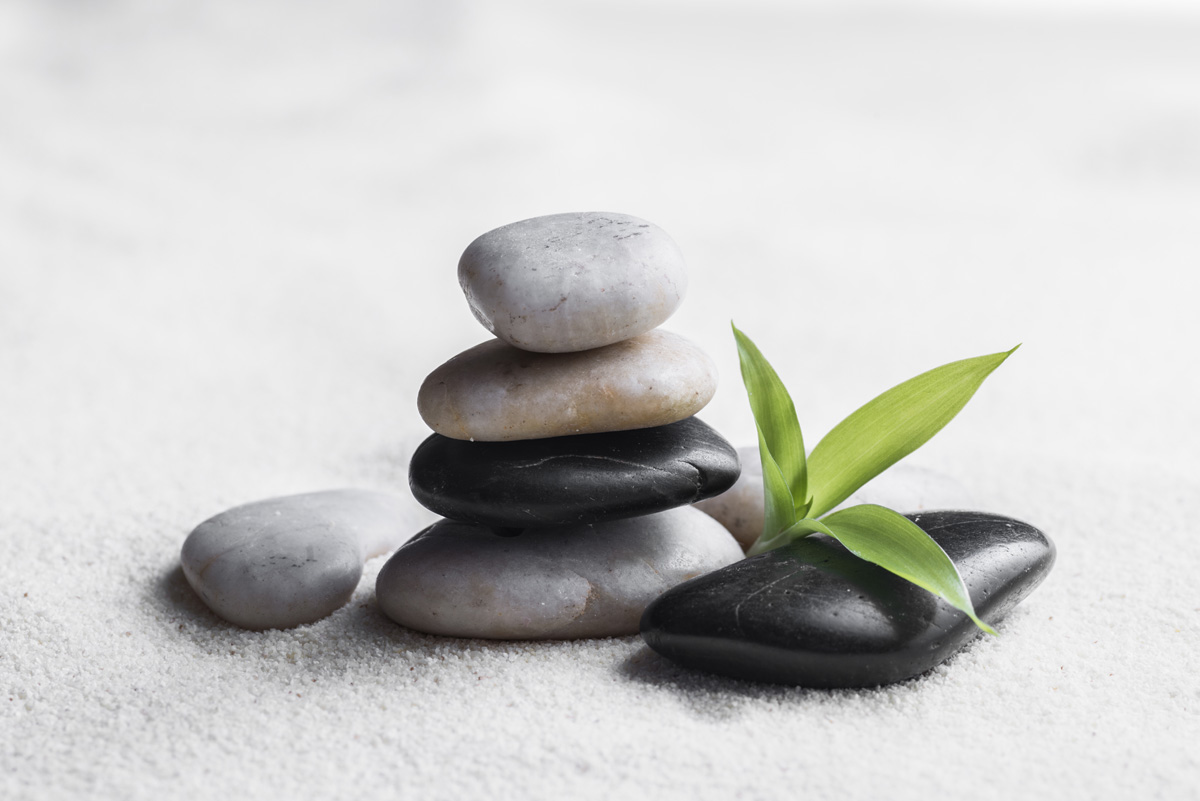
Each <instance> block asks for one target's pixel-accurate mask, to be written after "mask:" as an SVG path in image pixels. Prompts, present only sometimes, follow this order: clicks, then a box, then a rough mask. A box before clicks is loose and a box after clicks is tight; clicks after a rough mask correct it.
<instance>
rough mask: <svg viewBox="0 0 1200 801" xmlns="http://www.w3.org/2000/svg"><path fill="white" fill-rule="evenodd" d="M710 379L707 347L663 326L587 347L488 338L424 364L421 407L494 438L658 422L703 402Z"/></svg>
mask: <svg viewBox="0 0 1200 801" xmlns="http://www.w3.org/2000/svg"><path fill="white" fill-rule="evenodd" d="M716 389H717V368H716V365H715V364H713V361H712V359H710V358H709V356H708V354H706V353H705V352H704V351H702V350H700V348H699V347H698V346H696V345H695V344H693V343H692V342H690V341H688V340H687V339H684V338H683V337H681V336H679V335H677V334H671V333H668V332H666V331H662V330H658V331H651V332H650V333H648V334H642V335H641V336H639V337H634V338H633V339H629V340H625V341H624V342H618V343H616V344H614V345H608V346H606V347H603V348H597V349H595V350H590V351H585V352H583V353H530V352H528V351H524V350H521V349H519V348H514V347H513V346H511V345H508V344H506V343H504V342H501V341H500V340H495V339H494V340H491V341H490V342H485V343H483V344H482V345H476V346H475V347H473V348H471V349H469V350H466V351H464V352H462V353H460V354H459V355H457V356H455V357H454V358H453V359H451V360H450V361H448V362H446V363H445V364H443V365H442V366H441V367H439V368H437V369H436V370H434V371H433V372H432V373H430V374H429V377H428V378H426V379H425V383H423V384H422V385H421V390H420V392H419V393H418V394H417V410H418V411H419V412H420V413H421V417H422V418H423V419H424V420H425V422H426V423H427V424H428V425H429V427H430V428H432V429H433V430H434V431H436V432H437V433H439V434H441V435H443V436H447V437H451V438H452V439H465V440H471V439H474V440H480V441H485V442H499V441H505V440H518V439H541V438H543V437H562V436H570V435H574V434H598V433H603V432H606V431H626V430H629V429H635V428H650V427H652V426H662V425H666V424H667V423H674V422H678V421H679V420H683V419H685V418H688V417H691V416H692V415H694V414H695V413H696V412H698V411H700V410H701V409H703V408H704V406H705V404H707V403H708V402H709V400H711V399H712V396H713V393H714V392H716Z"/></svg>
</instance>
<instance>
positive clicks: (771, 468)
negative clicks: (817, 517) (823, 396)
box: [755, 424, 796, 545]
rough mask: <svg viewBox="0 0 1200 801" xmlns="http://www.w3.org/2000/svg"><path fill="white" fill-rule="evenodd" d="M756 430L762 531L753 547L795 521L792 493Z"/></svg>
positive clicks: (761, 436) (760, 431) (763, 439)
mask: <svg viewBox="0 0 1200 801" xmlns="http://www.w3.org/2000/svg"><path fill="white" fill-rule="evenodd" d="M755 427H756V428H758V456H759V459H760V460H761V461H762V474H763V530H762V534H760V535H759V537H758V539H757V540H755V545H758V543H760V542H762V541H763V540H765V539H767V538H769V537H772V536H773V535H775V534H778V533H779V532H781V531H783V530H784V529H786V528H788V527H789V526H791V525H792V523H794V522H795V521H796V509H795V507H794V506H793V504H792V493H791V491H790V490H789V489H788V486H787V481H786V480H785V479H784V477H783V471H782V470H780V469H779V465H778V464H776V462H775V460H774V459H773V458H771V450H770V448H768V447H767V443H766V439H765V437H764V436H763V430H762V428H761V427H760V426H758V425H757V424H756V425H755Z"/></svg>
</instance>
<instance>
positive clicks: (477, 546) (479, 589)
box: [375, 506, 742, 640]
mask: <svg viewBox="0 0 1200 801" xmlns="http://www.w3.org/2000/svg"><path fill="white" fill-rule="evenodd" d="M508 533H509V534H510V535H509V536H502V535H501V534H499V533H496V532H494V531H493V530H492V529H490V528H485V527H483V526H478V525H474V524H472V523H461V522H457V521H454V520H442V521H440V522H438V523H434V524H433V525H432V526H430V527H429V528H427V529H425V531H423V532H421V533H420V534H418V535H417V536H416V537H414V538H413V539H411V540H410V541H409V542H408V543H407V544H406V545H405V546H404V547H402V548H401V549H400V550H398V551H397V552H396V553H395V554H394V555H393V556H392V558H391V559H389V560H388V562H387V564H386V565H384V567H383V569H382V570H381V571H380V573H379V578H378V580H377V581H376V584H375V594H376V597H377V598H378V600H379V607H380V609H382V610H383V613H384V614H385V615H387V616H388V617H389V618H391V619H392V620H394V621H396V622H397V623H399V624H400V625H402V626H407V627H408V628H411V629H416V630H417V631H423V632H425V633H427V634H440V635H446V636H451V637H484V638H490V639H515V640H525V639H575V638H580V637H617V636H624V635H629V634H636V633H637V631H638V621H639V620H640V619H641V616H642V611H643V610H644V609H645V608H646V605H647V604H649V603H650V602H651V601H652V600H654V599H655V598H657V597H658V596H659V595H661V594H662V593H663V592H665V591H666V590H668V589H670V588H671V587H674V586H676V585H677V584H680V583H681V582H684V581H687V580H688V579H690V578H694V577H696V576H700V575H703V574H705V573H708V572H710V571H713V570H716V569H718V568H720V567H724V566H725V565H728V564H731V563H733V562H736V561H738V560H739V559H741V558H742V550H741V548H739V547H738V544H737V542H735V541H734V539H733V537H732V536H730V534H729V532H728V531H726V530H725V528H724V527H723V526H721V525H720V524H719V523H717V522H716V521H715V520H713V519H712V518H711V517H708V516H707V515H704V514H702V513H700V512H697V511H696V510H695V509H692V508H691V507H688V506H682V507H678V508H676V509H671V510H669V511H666V512H659V513H657V514H652V515H646V516H645V517H635V518H629V519H626V520H615V521H610V522H606V523H592V524H586V525H574V526H556V527H549V528H530V529H525V530H523V531H521V532H520V533H517V534H516V535H515V536H513V535H511V532H508Z"/></svg>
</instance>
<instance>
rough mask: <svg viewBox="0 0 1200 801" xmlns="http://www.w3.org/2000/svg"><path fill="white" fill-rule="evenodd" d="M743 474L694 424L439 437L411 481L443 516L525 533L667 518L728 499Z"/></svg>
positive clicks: (729, 450) (705, 429)
mask: <svg viewBox="0 0 1200 801" xmlns="http://www.w3.org/2000/svg"><path fill="white" fill-rule="evenodd" d="M740 470H741V467H740V465H739V463H738V457H737V451H736V450H735V449H734V448H733V446H732V445H730V444H729V443H728V442H726V441H725V439H724V438H722V437H721V435H720V434H718V433H717V432H716V431H714V430H713V429H712V428H710V427H709V426H707V425H706V424H704V423H702V422H701V421H700V420H697V419H696V418H695V417H689V418H688V419H686V420H681V421H679V422H678V423H671V424H670V425H665V426H657V427H655V428H642V429H637V430H634V431H614V432H611V433H607V434H582V435H579V436H573V437H552V438H549V439H532V440H518V441H514V442H467V441H464V440H457V439H450V438H449V437H443V436H441V435H440V434H434V435H433V436H431V437H429V438H428V439H426V440H425V441H424V442H423V443H421V446H420V447H419V448H417V451H416V453H414V454H413V458H412V462H411V464H410V465H409V473H408V475H409V485H410V486H411V487H412V491H413V495H414V496H416V499H417V500H418V501H420V502H421V503H422V504H424V505H425V506H426V507H428V508H429V509H431V510H433V511H434V512H437V513H438V514H440V515H442V516H443V517H448V518H451V519H452V520H462V521H466V522H470V523H479V524H482V525H485V526H497V527H505V528H525V527H532V526H550V525H564V524H568V523H597V522H600V521H603V520H619V519H621V518H626V517H635V516H637V515H645V514H651V513H653V512H661V511H663V510H666V509H670V508H672V507H675V506H682V505H684V504H688V503H694V502H695V501H698V500H700V499H702V498H709V497H711V496H713V495H717V494H720V493H722V492H724V491H725V490H727V489H729V488H730V487H731V486H733V482H735V481H736V480H737V477H738V473H739V472H740Z"/></svg>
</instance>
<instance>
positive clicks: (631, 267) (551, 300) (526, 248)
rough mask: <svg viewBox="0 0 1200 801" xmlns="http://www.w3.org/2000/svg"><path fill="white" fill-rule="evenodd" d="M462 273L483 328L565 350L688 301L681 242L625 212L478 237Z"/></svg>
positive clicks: (615, 337)
mask: <svg viewBox="0 0 1200 801" xmlns="http://www.w3.org/2000/svg"><path fill="white" fill-rule="evenodd" d="M458 282H459V284H460V285H461V286H462V290H463V292H464V293H465V294H466V296H467V302H468V303H469V304H470V306H471V311H472V312H473V313H474V314H475V317H476V318H478V320H479V322H481V323H483V326H484V327H485V328H487V330H489V331H491V332H492V333H493V334H495V335H496V336H497V337H499V338H500V339H502V340H504V341H505V342H507V343H509V344H510V345H514V346H515V347H518V348H521V349H523V350H529V351H536V352H539V353H569V352H573V351H580V350H590V349H591V348H599V347H601V346H603V345H611V344H612V343H614V342H621V341H623V340H626V339H629V338H630V337H635V336H637V335H638V334H643V333H645V332H647V331H650V330H651V329H653V328H656V327H657V326H659V325H661V324H662V323H663V322H664V321H665V320H666V319H667V318H668V317H670V316H671V315H672V314H673V313H674V311H675V309H677V308H678V307H679V304H680V302H681V301H682V300H683V295H684V291H685V290H686V289H687V272H686V269H685V267H684V263H683V254H682V253H681V252H680V251H679V246H678V245H676V244H675V242H674V240H672V239H671V237H669V236H668V235H667V233H666V232H665V231H663V230H662V229H661V228H659V227H658V226H656V225H654V224H652V223H648V222H646V221H645V220H641V219H638V218H637V217H631V216H629V215H628V214H608V213H603V212H581V213H571V214H552V215H549V216H546V217H534V218H533V219H530V220H523V221H521V222H516V223H512V224H510V225H505V226H503V227H501V228H497V229H495V230H494V231H489V232H488V233H486V234H484V235H483V236H481V237H479V238H478V239H476V240H475V241H474V242H472V243H471V244H470V245H469V246H468V247H467V249H466V250H465V251H464V252H463V255H462V258H461V259H460V260H459V263H458Z"/></svg>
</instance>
